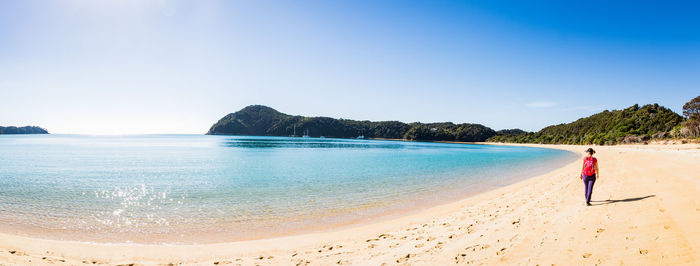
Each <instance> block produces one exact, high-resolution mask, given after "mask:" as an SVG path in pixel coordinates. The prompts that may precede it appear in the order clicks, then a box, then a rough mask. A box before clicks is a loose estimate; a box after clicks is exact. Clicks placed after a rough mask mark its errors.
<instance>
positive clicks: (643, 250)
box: [639, 249, 649, 255]
mask: <svg viewBox="0 0 700 266" xmlns="http://www.w3.org/2000/svg"><path fill="white" fill-rule="evenodd" d="M647 253H649V250H647V249H640V250H639V254H642V255H646V254H647Z"/></svg>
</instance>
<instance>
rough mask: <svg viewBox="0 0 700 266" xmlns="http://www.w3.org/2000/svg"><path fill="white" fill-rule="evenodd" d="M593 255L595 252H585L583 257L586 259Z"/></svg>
mask: <svg viewBox="0 0 700 266" xmlns="http://www.w3.org/2000/svg"><path fill="white" fill-rule="evenodd" d="M591 255H593V254H591V253H583V258H584V259H587V258H590V257H591Z"/></svg>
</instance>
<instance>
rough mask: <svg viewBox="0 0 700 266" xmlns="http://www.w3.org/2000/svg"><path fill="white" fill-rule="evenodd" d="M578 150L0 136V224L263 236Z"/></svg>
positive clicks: (564, 158)
mask: <svg viewBox="0 0 700 266" xmlns="http://www.w3.org/2000/svg"><path fill="white" fill-rule="evenodd" d="M574 158H575V155H573V154H572V153H569V152H565V151H559V150H549V149H540V148H525V147H506V146H490V145H489V146H487V145H469V144H446V143H421V142H402V141H380V140H348V139H330V138H326V139H318V138H286V137H250V136H201V135H145V136H81V135H16V136H11V135H1V136H0V231H2V232H5V233H12V234H19V235H26V236H32V237H41V238H52V239H64V240H78V241H96V242H135V243H175V244H177V243H209V242H223V241H234V240H243V239H254V238H261V237H269V236H275V235H284V234H290V233H296V232H308V231H313V230H322V229H325V228H330V227H337V226H342V225H348V224H353V223H358V222H364V221H370V220H373V219H376V218H377V217H380V216H383V215H387V214H397V213H405V212H406V211H409V210H415V209H417V208H424V207H428V206H433V205H436V204H440V203H444V202H447V201H451V200H456V199H459V198H461V197H464V196H465V195H468V194H471V193H475V192H478V191H483V190H486V189H490V188H493V187H496V186H503V185H507V184H510V183H513V182H515V181H518V180H521V179H523V178H527V177H529V176H533V175H535V174H538V173H541V172H543V171H547V170H550V169H554V168H556V167H559V166H561V165H563V164H565V163H567V162H570V161H571V160H573V159H574Z"/></svg>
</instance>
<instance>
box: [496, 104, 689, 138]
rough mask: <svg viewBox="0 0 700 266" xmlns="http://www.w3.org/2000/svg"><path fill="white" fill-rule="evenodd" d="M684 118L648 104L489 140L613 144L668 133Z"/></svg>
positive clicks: (656, 136)
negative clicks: (537, 130)
mask: <svg viewBox="0 0 700 266" xmlns="http://www.w3.org/2000/svg"><path fill="white" fill-rule="evenodd" d="M681 122H683V118H682V117H681V116H680V115H678V114H676V113H675V112H673V111H671V110H670V109H668V108H666V107H663V106H659V105H658V104H653V105H652V104H649V105H644V106H642V107H639V105H636V104H635V105H633V106H630V107H628V108H625V109H623V110H612V111H607V110H606V111H603V112H600V113H597V114H594V115H592V116H589V117H586V118H581V119H579V120H576V121H574V122H571V123H568V124H559V125H554V126H548V127H545V128H543V129H542V130H540V131H539V132H524V133H520V134H499V135H498V136H494V137H491V138H489V139H488V141H490V142H515V143H550V144H598V145H604V144H605V145H612V144H617V143H626V142H639V141H644V140H648V139H652V138H663V137H669V136H670V134H671V131H672V130H673V129H674V127H677V126H678V125H680V124H681Z"/></svg>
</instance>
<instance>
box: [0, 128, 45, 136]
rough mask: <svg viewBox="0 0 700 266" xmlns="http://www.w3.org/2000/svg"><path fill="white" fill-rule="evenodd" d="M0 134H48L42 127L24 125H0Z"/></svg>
mask: <svg viewBox="0 0 700 266" xmlns="http://www.w3.org/2000/svg"><path fill="white" fill-rule="evenodd" d="M0 134H6V135H9V134H49V131H47V130H46V129H44V128H41V127H36V126H24V127H12V126H10V127H0Z"/></svg>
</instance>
